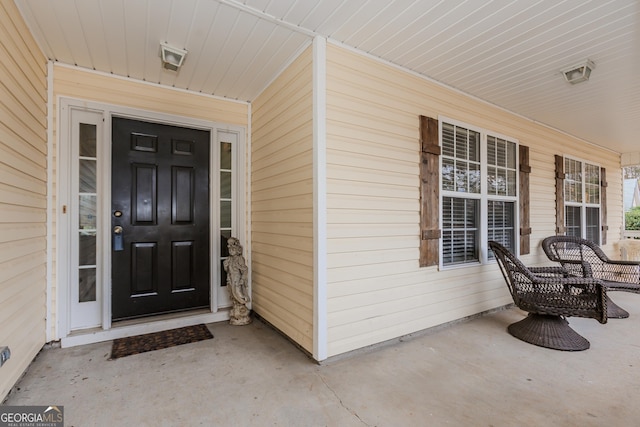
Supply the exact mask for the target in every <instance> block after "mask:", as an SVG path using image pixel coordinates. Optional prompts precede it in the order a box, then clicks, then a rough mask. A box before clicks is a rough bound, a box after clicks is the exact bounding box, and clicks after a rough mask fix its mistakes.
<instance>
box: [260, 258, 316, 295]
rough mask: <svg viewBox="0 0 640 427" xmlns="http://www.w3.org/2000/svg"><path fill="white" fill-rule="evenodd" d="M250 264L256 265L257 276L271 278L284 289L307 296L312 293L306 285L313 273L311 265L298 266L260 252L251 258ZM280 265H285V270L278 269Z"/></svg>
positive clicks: (289, 261) (290, 261)
mask: <svg viewBox="0 0 640 427" xmlns="http://www.w3.org/2000/svg"><path fill="white" fill-rule="evenodd" d="M252 262H253V263H254V264H255V265H256V269H257V272H256V274H257V275H262V276H264V277H271V278H272V279H274V280H277V281H278V282H279V283H281V284H282V285H283V286H285V287H286V288H290V289H296V290H298V291H300V292H305V293H307V294H309V295H311V294H312V292H313V291H312V289H309V288H308V284H309V278H310V277H312V276H311V274H312V273H313V271H312V269H313V263H308V262H307V263H305V264H299V263H296V262H293V261H292V260H288V259H284V258H281V257H278V256H271V255H268V254H265V253H260V252H256V254H255V256H253V257H252ZM282 265H286V267H287V269H286V270H283V269H282V268H278V266H282ZM256 277H259V276H256Z"/></svg>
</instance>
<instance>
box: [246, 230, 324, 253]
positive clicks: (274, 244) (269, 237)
mask: <svg viewBox="0 0 640 427" xmlns="http://www.w3.org/2000/svg"><path fill="white" fill-rule="evenodd" d="M252 242H253V243H254V244H259V243H263V244H264V245H265V246H266V247H267V248H268V247H271V249H270V250H275V251H279V250H280V249H281V248H291V249H295V250H298V251H304V252H307V253H309V254H310V253H311V252H312V251H313V241H312V240H310V239H309V237H308V236H302V237H299V236H290V235H283V234H275V233H268V232H261V231H256V230H253V233H252Z"/></svg>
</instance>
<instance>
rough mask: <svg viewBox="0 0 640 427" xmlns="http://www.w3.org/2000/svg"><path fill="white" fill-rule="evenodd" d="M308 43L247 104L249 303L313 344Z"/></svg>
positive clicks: (301, 342)
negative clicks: (249, 114) (249, 133)
mask: <svg viewBox="0 0 640 427" xmlns="http://www.w3.org/2000/svg"><path fill="white" fill-rule="evenodd" d="M311 60H312V49H311V48H309V49H307V50H305V51H304V52H303V53H302V54H301V55H300V56H299V57H298V58H297V59H296V60H295V61H294V62H293V63H292V64H291V65H290V66H289V67H288V68H287V69H286V70H285V71H284V72H283V73H282V74H281V75H280V76H279V77H278V78H277V79H276V80H275V81H274V82H273V83H272V84H271V85H270V86H269V87H268V88H266V89H265V91H264V92H263V93H262V94H261V95H260V96H259V97H258V98H257V99H256V100H255V101H254V103H253V104H252V123H251V129H252V144H251V149H252V152H251V181H252V182H251V199H252V203H251V218H252V272H253V273H252V274H253V276H252V294H253V309H254V310H255V312H256V313H258V314H259V315H260V316H262V317H263V318H264V319H266V320H267V321H268V322H269V323H271V324H272V325H274V326H275V327H276V328H278V329H279V330H280V331H282V332H283V333H284V334H286V335H287V336H289V337H290V338H291V339H292V340H293V341H295V342H296V343H298V344H299V345H300V346H301V347H302V348H304V349H305V350H306V351H308V352H309V353H311V352H312V351H313V121H312V114H313V113H312V112H313V104H312V102H313V93H312V66H311V65H312V64H311Z"/></svg>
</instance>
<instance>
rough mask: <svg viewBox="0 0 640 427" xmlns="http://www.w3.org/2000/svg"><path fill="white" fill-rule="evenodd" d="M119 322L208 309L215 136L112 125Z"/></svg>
mask: <svg viewBox="0 0 640 427" xmlns="http://www.w3.org/2000/svg"><path fill="white" fill-rule="evenodd" d="M112 139H113V142H112V178H111V203H112V209H111V238H112V242H111V264H112V266H111V268H112V270H111V278H112V307H111V310H112V319H113V320H123V319H130V318H135V317H142V316H149V315H154V314H160V313H170V312H176V311H183V310H190V309H195V308H203V307H209V300H210V298H209V294H210V286H209V262H210V257H209V132H208V131H203V130H196V129H187V128H181V127H177V126H169V125H162V124H157V123H148V122H142V121H137V120H130V119H123V118H116V117H114V118H113V120H112Z"/></svg>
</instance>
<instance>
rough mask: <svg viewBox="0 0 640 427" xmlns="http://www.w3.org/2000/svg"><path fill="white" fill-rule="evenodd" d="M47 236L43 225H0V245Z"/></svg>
mask: <svg viewBox="0 0 640 427" xmlns="http://www.w3.org/2000/svg"><path fill="white" fill-rule="evenodd" d="M46 234H47V227H46V225H45V224H35V225H34V224H12V223H0V243H6V242H15V241H18V240H22V239H33V238H34V237H42V236H45V235H46Z"/></svg>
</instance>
